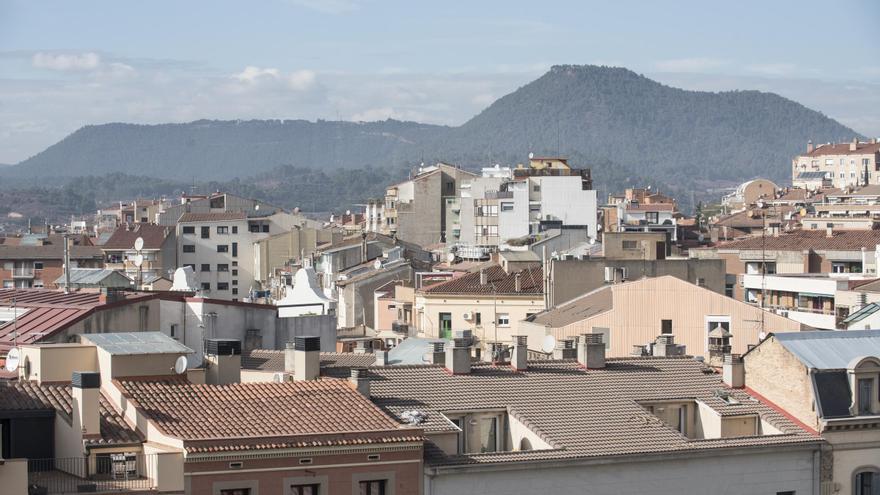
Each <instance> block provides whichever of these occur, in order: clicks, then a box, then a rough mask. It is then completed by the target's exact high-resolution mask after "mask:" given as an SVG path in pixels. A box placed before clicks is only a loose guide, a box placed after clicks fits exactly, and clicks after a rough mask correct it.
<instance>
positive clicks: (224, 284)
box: [217, 282, 229, 290]
mask: <svg viewBox="0 0 880 495" xmlns="http://www.w3.org/2000/svg"><path fill="white" fill-rule="evenodd" d="M217 290H229V282H217Z"/></svg>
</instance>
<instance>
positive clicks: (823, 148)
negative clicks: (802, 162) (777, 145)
mask: <svg viewBox="0 0 880 495" xmlns="http://www.w3.org/2000/svg"><path fill="white" fill-rule="evenodd" d="M870 153H880V143H866V142H859V144H858V145H857V146H856V149H855V150H852V151H851V150H850V143H835V144H820V145H818V146H816V148H815V149H814V150H813V151H812V152H810V153H807V154H806V155H804V156H826V155H867V154H870Z"/></svg>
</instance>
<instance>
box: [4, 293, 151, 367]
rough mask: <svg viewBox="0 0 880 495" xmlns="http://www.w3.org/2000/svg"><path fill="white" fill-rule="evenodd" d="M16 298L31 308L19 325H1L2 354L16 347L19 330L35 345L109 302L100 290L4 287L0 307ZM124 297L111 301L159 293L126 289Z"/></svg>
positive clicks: (20, 340)
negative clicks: (13, 343) (15, 335)
mask: <svg viewBox="0 0 880 495" xmlns="http://www.w3.org/2000/svg"><path fill="white" fill-rule="evenodd" d="M13 297H14V298H15V304H16V306H17V307H19V308H22V309H27V311H26V312H25V313H24V314H23V315H20V316H19V317H18V321H17V322H16V323H15V324H13V322H11V321H10V322H6V323H2V324H0V354H6V352H7V351H8V350H9V348H10V347H12V342H13V336H14V334H15V333H16V330H17V334H18V343H20V344H32V343H35V342H39V341H40V340H42V339H45V338H48V337H51V336H52V335H54V334H55V333H57V332H60V331H62V330H64V329H65V328H67V327H69V326H70V325H73V324H74V323H76V322H78V321H80V320H82V319H83V318H86V317H87V316H89V315H91V314H92V313H93V312H95V311H96V310H99V309H101V308H102V307H103V306H107V305H108V304H107V303H103V302H101V294H100V292H98V291H90V290H81V291H78V292H70V293H68V294H65V293H64V292H63V291H60V290H48V289H0V306H4V307H6V306H10V307H11V306H12V299H13ZM122 297H123V299H122V300H121V301H118V302H116V303H111V304H112V305H120V304H129V303H134V302H140V301H145V300H148V299H153V298H155V297H158V294H155V293H153V294H149V293H143V292H125V293H124V294H122Z"/></svg>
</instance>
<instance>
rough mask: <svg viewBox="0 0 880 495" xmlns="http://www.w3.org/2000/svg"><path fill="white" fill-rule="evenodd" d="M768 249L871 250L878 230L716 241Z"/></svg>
mask: <svg viewBox="0 0 880 495" xmlns="http://www.w3.org/2000/svg"><path fill="white" fill-rule="evenodd" d="M762 242H763V243H764V248H765V249H769V250H780V251H803V250H807V249H812V250H814V251H824V250H841V251H858V250H861V249H862V248H863V247H864V248H867V249H869V250H872V251H873V250H874V247H875V246H876V245H877V244H880V230H835V231H834V232H833V234H832V236H831V237H828V236H827V234H826V233H825V230H799V231H795V232H792V233H789V234H782V235H779V236H778V237H774V236H765V237H763V239H762V237H760V236H759V237H750V238H747V239H739V240H735V241H730V242H724V243H721V244H719V245H718V246H717V247H718V249H722V250H727V249H761V244H762Z"/></svg>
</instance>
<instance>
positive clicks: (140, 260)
mask: <svg viewBox="0 0 880 495" xmlns="http://www.w3.org/2000/svg"><path fill="white" fill-rule="evenodd" d="M132 262H133V263H134V266H136V267H138V268H140V267H141V265H143V264H144V255H142V254H136V255H134V259H133V260H132Z"/></svg>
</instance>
